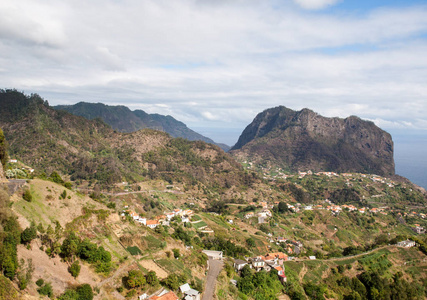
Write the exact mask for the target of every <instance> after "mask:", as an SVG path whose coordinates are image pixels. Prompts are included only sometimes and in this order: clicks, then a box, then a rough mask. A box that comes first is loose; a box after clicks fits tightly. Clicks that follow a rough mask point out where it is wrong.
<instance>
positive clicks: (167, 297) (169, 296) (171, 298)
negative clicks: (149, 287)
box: [151, 291, 179, 300]
mask: <svg viewBox="0 0 427 300" xmlns="http://www.w3.org/2000/svg"><path fill="white" fill-rule="evenodd" d="M151 299H152V300H179V298H178V296H177V295H175V293H174V292H172V291H170V292H169V293H166V294H164V295H162V296H160V297H159V296H154V297H151Z"/></svg>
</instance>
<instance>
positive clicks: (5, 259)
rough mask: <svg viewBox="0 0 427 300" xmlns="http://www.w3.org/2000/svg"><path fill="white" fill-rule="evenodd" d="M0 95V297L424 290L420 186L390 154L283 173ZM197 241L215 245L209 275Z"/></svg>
mask: <svg viewBox="0 0 427 300" xmlns="http://www.w3.org/2000/svg"><path fill="white" fill-rule="evenodd" d="M0 100H1V101H3V102H2V103H3V104H4V105H1V106H0V113H1V118H0V128H2V131H1V135H0V155H1V157H0V158H1V159H2V164H1V165H2V169H3V168H4V172H1V173H2V174H1V175H2V176H0V180H1V182H2V184H1V189H0V225H1V226H0V250H1V252H0V253H1V255H0V271H1V274H2V275H1V276H0V298H2V299H39V298H45V299H47V298H51V299H62V300H65V299H139V298H140V296H141V299H160V300H161V299H183V298H184V297H194V298H186V299H202V297H204V298H203V299H206V297H208V296H206V295H208V294H209V293H211V292H212V293H213V299H224V300H225V299H242V300H248V299H257V300H258V299H424V298H425V297H426V295H427V276H426V270H427V259H426V254H427V239H426V235H425V228H427V219H426V216H427V207H426V200H427V194H426V191H425V190H424V189H422V188H420V187H418V186H416V185H414V184H412V183H411V182H410V181H409V180H407V179H405V178H403V177H400V176H398V175H395V174H394V166H393V163H392V160H388V165H387V166H385V167H381V168H379V169H377V170H380V171H381V172H382V173H381V174H379V175H377V174H372V173H369V172H361V171H358V170H359V169H358V168H359V166H366V165H369V164H370V162H373V160H371V158H366V157H365V158H366V159H365V158H363V157H364V156H362V155H359V154H361V153H362V152H358V155H356V156H352V157H351V159H352V160H359V161H357V162H354V161H353V162H351V163H350V164H349V166H350V167H349V169H346V170H343V169H344V168H345V165H346V164H341V165H340V167H339V169H340V170H341V169H342V171H340V170H332V169H329V168H325V169H322V168H321V166H322V165H323V163H322V164H317V163H314V164H306V163H303V164H302V165H300V166H299V167H297V169H294V167H295V166H292V165H288V166H284V165H283V164H276V163H274V162H273V161H272V160H270V159H266V160H264V159H261V160H260V159H259V158H267V156H264V155H263V153H264V152H260V153H258V154H257V155H255V156H251V155H246V154H248V153H252V152H251V151H252V150H253V149H252V150H250V151H249V152H244V153H245V155H242V152H241V153H237V154H236V152H235V153H232V154H229V153H225V152H224V151H223V150H222V149H221V148H219V147H218V146H217V145H213V144H209V143H205V142H203V141H188V140H186V139H184V138H173V137H171V136H170V135H168V134H167V133H165V132H161V131H156V130H153V129H147V128H145V129H142V130H138V131H134V132H117V131H115V130H114V129H112V128H111V127H109V125H107V124H105V123H104V122H103V121H102V120H100V119H95V120H88V119H84V118H83V117H80V116H74V115H72V114H70V113H68V112H64V111H57V110H54V109H53V108H51V107H50V106H49V105H48V103H47V101H45V100H43V99H42V98H41V97H40V96H38V95H31V96H26V95H24V94H22V93H19V92H17V91H4V92H2V94H1V98H0ZM288 113H292V112H289V111H288ZM299 114H300V115H301V114H302V115H304V113H301V112H300V113H299ZM308 115H309V118H311V119H310V120H311V121H310V122H314V121H313V120H316V118H318V117H316V116H312V115H311V113H309V114H308ZM276 120H277V119H276ZM354 120H356V121H354ZM322 122H329V121H325V120H323V119H322ZM331 122H333V123H334V122H335V123H336V124H338V123H339V124H341V123H340V122H341V121H340V120H334V121H331ZM347 122H350V123H351V122H356V123H357V124H359V123H360V122H361V121H359V120H357V119H354V118H353V119H351V120H347ZM261 123H262V122H261ZM335 123H334V124H335ZM361 123H363V122H361ZM310 124H311V126H312V125H313V123H310ZM294 125H295V124H294ZM314 125H315V124H314ZM359 125H360V124H359ZM360 126H361V125H360ZM369 126H371V125H369ZM316 128H318V130H320V129H319V127H316ZM363 128H364V129H363V131H366V130H367V129H366V127H363ZM275 130H276V129H275ZM372 130H373V131H374V132H376V134H377V133H378V135H379V136H380V138H379V140H380V142H379V144H381V145H385V144H387V143H388V140H387V139H388V136H387V135H386V134H383V133H382V132H381V131H379V130H378V129H377V128H374V129H372ZM3 131H4V134H3ZM276 133H277V130H276ZM365 133H366V134H367V135H369V136H371V134H370V132H365ZM374 136H376V135H375V134H374ZM263 138H265V135H264V137H263ZM374 140H375V141H374ZM374 140H373V141H371V142H370V143H371V144H372V145H375V143H376V141H377V140H376V139H374ZM254 141H255V142H256V143H258V142H259V140H258V141H257V140H252V141H250V142H249V144H251V143H255V142H254ZM384 141H387V143H383V142H384ZM268 144H269V143H265V145H268ZM285 144H286V143H285ZM265 145H264V146H265ZM349 145H350V144H346V145H345V147H344V148H345V149H348V147H350V146H349ZM264 146H263V149H264V150H265V149H266V148H265V147H264ZM276 146H277V144H276ZM344 148H342V149H344ZM319 149H323V148H322V147H320V148H319ZM387 149H389V150H390V148H387ZM311 150H312V149H311ZM326 150H327V149H326ZM233 151H236V149H235V150H233ZM245 151H246V150H245ZM282 151H283V152H284V153H286V151H284V150H283V149H282ZM316 151H318V150H316ZM328 151H329V150H327V151H326V152H327V153H331V152H328ZM271 153H272V152H271ZM316 153H317V154H319V153H318V152H316ZM340 153H341V154H343V153H344V152H340ZM347 155H349V152H345V155H343V156H340V157H339V159H342V158H343V157H346V156H347ZM388 155H389V153H387V154H386V155H385V157H386V160H387V159H388V157H389V156H388ZM321 156H322V157H323V154H322V155H321ZM307 157H310V159H309V161H311V160H313V159H315V158H316V156H312V155H311V154H310V155H308V156H307ZM329 158H330V157H329ZM282 162H283V161H282ZM305 162H307V161H305ZM323 162H325V161H323ZM359 162H361V163H360V164H359ZM283 163H284V162H283ZM366 163H367V164H366ZM377 163H378V160H376V162H375V166H376V165H377ZM310 166H315V168H313V169H311V168H309V167H310ZM353 166H354V167H356V169H357V170H356V171H355V170H353V169H352V167H353ZM371 166H373V165H371ZM303 167H307V168H303ZM362 169H363V168H362ZM0 171H2V170H0ZM3 173H4V174H3ZM206 250H210V251H216V252H207V253H214V254H215V253H216V254H218V256H219V255H220V254H219V253H221V255H222V259H221V262H220V263H219V265H221V267H220V268H218V269H217V271H219V274H218V275H217V276H216V275H215V276H214V277H216V279H214V278H213V277H212V276H210V279H208V274H209V266H208V265H209V263H208V261H209V258H208V256H207V255H206V254H205V252H206ZM214 254H213V255H214ZM216 254H215V255H216ZM211 259H212V258H211ZM211 265H213V263H212V262H211ZM208 282H209V283H208ZM212 282H215V284H213V283H212ZM208 289H209V290H210V292H207V291H208ZM144 297H145V298H144ZM167 297H172V298H167ZM173 297H175V298H173ZM197 297H199V298H197ZM405 297H406V298H405ZM209 298H210V297H209Z"/></svg>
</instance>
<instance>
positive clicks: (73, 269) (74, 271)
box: [68, 260, 81, 278]
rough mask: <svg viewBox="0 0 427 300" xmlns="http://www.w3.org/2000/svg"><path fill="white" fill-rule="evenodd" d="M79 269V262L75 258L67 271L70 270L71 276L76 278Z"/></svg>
mask: <svg viewBox="0 0 427 300" xmlns="http://www.w3.org/2000/svg"><path fill="white" fill-rule="evenodd" d="M80 269H81V266H80V264H79V261H78V260H76V261H75V262H73V263H72V264H71V266H70V267H69V268H68V272H70V274H71V276H73V277H74V278H77V276H79V274H80Z"/></svg>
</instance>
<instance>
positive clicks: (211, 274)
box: [202, 259, 224, 300]
mask: <svg viewBox="0 0 427 300" xmlns="http://www.w3.org/2000/svg"><path fill="white" fill-rule="evenodd" d="M223 265H224V262H223V261H222V260H215V259H209V271H208V276H207V279H206V285H205V291H204V293H203V298H202V300H212V299H213V295H214V292H215V285H216V278H217V277H218V275H219V272H221V269H222V266H223Z"/></svg>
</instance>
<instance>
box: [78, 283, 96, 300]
mask: <svg viewBox="0 0 427 300" xmlns="http://www.w3.org/2000/svg"><path fill="white" fill-rule="evenodd" d="M76 292H77V294H79V298H78V299H79V300H92V299H93V291H92V287H91V286H90V285H89V284H87V283H85V284H82V285H80V286H78V287H77V289H76Z"/></svg>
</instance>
